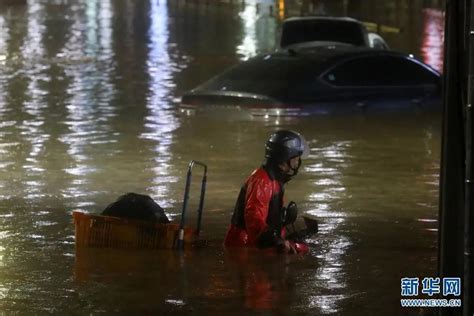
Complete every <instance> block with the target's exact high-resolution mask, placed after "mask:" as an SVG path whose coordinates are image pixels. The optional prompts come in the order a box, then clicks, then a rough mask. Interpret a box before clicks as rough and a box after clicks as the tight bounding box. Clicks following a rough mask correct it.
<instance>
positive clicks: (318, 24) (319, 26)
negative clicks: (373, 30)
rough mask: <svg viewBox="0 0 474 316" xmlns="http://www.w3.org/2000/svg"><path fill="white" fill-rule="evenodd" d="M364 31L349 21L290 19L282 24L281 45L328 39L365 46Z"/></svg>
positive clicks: (357, 24)
mask: <svg viewBox="0 0 474 316" xmlns="http://www.w3.org/2000/svg"><path fill="white" fill-rule="evenodd" d="M364 36H365V32H364V30H363V29H362V26H361V25H359V23H356V22H350V21H330V20H315V21H311V20H302V21H290V22H286V23H284V24H283V28H282V33H281V42H280V46H281V47H286V46H288V45H292V44H297V43H304V42H312V41H330V42H342V43H348V44H352V45H355V46H366V43H365V38H364Z"/></svg>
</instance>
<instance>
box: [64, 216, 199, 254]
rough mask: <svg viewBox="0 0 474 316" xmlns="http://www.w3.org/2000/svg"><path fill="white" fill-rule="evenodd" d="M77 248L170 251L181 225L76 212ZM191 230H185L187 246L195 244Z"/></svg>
mask: <svg viewBox="0 0 474 316" xmlns="http://www.w3.org/2000/svg"><path fill="white" fill-rule="evenodd" d="M72 215H73V217H74V226H75V231H76V232H75V235H76V247H78V248H81V247H96V248H133V249H171V248H174V247H175V246H176V242H177V238H178V232H179V225H178V224H154V223H149V222H144V221H137V220H130V219H124V218H119V217H111V216H102V215H92V214H87V213H84V212H81V211H73V213H72ZM195 237H196V234H195V231H194V230H193V229H191V228H185V229H184V243H185V244H189V243H193V242H194V241H195V239H196V238H195Z"/></svg>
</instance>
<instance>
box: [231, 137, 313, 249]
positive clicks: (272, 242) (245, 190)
mask: <svg viewBox="0 0 474 316" xmlns="http://www.w3.org/2000/svg"><path fill="white" fill-rule="evenodd" d="M308 153H309V148H308V145H307V143H306V141H305V139H304V137H303V136H302V135H301V134H299V133H297V132H294V131H290V130H280V131H277V132H275V133H274V134H272V135H271V136H270V138H269V139H268V141H267V143H266V146H265V160H264V162H263V164H262V166H261V167H260V168H258V169H257V170H255V171H254V172H253V173H252V174H251V175H250V177H249V178H248V179H247V180H246V182H245V184H244V185H243V187H242V189H241V190H240V193H239V196H238V198H237V203H236V205H235V209H234V213H233V215H232V221H231V224H230V226H229V229H228V230H227V234H226V237H225V240H224V245H225V246H226V247H257V248H260V249H269V248H273V249H276V250H278V251H279V252H284V253H306V252H307V251H308V246H307V245H306V244H304V243H299V242H293V241H290V240H287V239H285V234H286V231H285V227H284V226H285V225H286V224H287V222H286V218H287V217H288V216H286V214H285V213H286V209H285V208H284V207H283V195H284V186H285V184H286V183H287V182H288V181H289V180H291V179H292V178H293V177H294V176H296V174H297V173H298V169H299V167H300V166H301V158H305V157H306V156H307V155H308ZM293 204H294V203H293ZM295 210H296V209H295ZM293 220H294V219H293Z"/></svg>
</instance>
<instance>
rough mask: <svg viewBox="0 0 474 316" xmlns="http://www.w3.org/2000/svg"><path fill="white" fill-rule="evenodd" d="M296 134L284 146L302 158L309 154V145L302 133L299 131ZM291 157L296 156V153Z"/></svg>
mask: <svg viewBox="0 0 474 316" xmlns="http://www.w3.org/2000/svg"><path fill="white" fill-rule="evenodd" d="M297 134H298V137H297V138H293V139H291V140H288V141H287V142H286V144H285V146H286V147H287V148H289V149H290V151H292V152H293V153H297V155H298V156H300V157H301V158H302V159H305V158H307V157H308V156H309V146H308V143H307V142H306V139H305V138H304V137H303V135H301V134H299V133H297ZM293 157H296V155H294V156H293ZM290 158H292V157H290Z"/></svg>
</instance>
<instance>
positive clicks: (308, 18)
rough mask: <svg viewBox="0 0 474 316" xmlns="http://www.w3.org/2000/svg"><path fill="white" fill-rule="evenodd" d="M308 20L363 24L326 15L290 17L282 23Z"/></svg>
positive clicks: (343, 17)
mask: <svg viewBox="0 0 474 316" xmlns="http://www.w3.org/2000/svg"><path fill="white" fill-rule="evenodd" d="M309 20H314V21H317V20H321V21H334V22H338V21H344V22H354V23H359V24H363V23H362V22H360V21H359V20H356V19H354V18H350V17H348V16H326V15H321V16H320V15H316V16H298V17H291V18H288V19H285V20H284V21H283V23H288V22H296V21H309Z"/></svg>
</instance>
